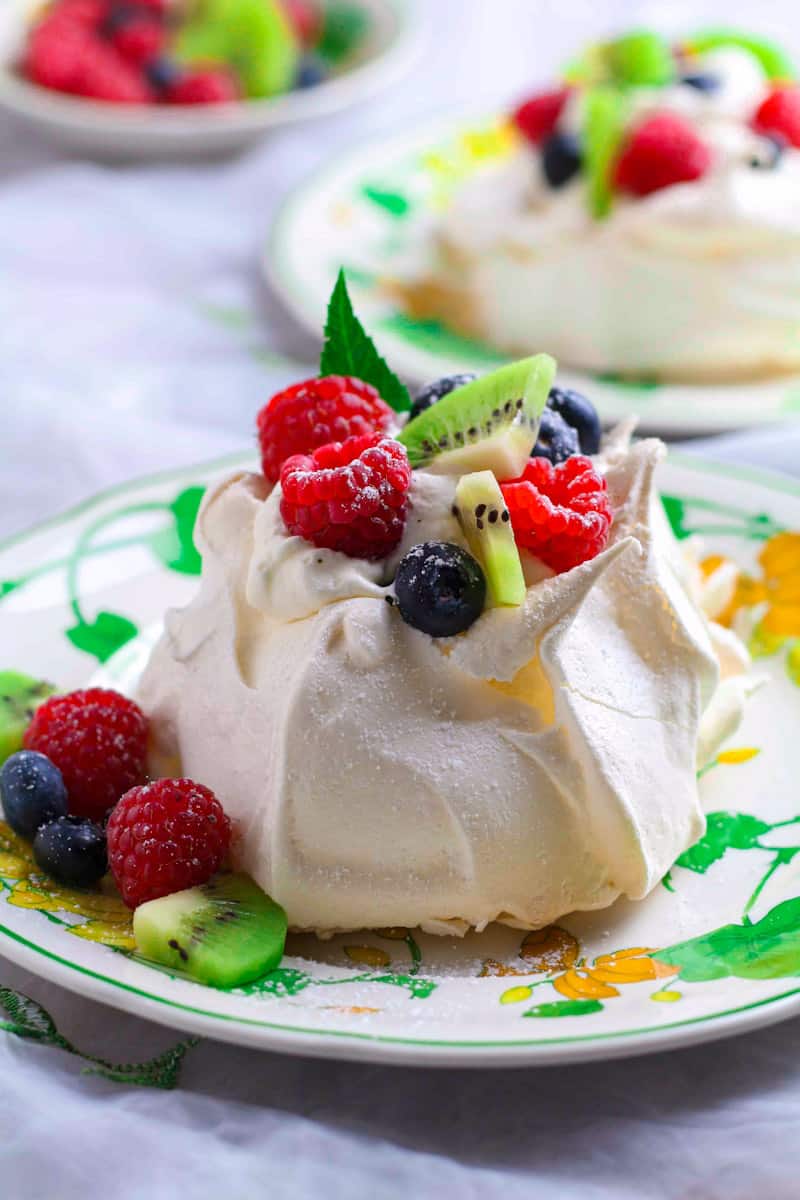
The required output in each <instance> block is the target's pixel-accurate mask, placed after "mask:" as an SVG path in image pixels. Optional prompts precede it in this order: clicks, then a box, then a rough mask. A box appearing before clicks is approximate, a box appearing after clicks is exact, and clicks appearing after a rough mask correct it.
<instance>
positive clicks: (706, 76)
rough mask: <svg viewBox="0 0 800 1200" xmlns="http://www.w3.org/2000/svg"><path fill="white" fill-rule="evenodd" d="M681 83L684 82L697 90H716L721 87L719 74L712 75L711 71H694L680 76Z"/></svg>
mask: <svg viewBox="0 0 800 1200" xmlns="http://www.w3.org/2000/svg"><path fill="white" fill-rule="evenodd" d="M681 83H685V84H686V86H687V87H690V88H694V89H695V91H698V92H718V91H719V89H720V88H721V87H722V80H721V79H720V77H719V75H714V74H713V73H712V72H711V71H696V72H692V73H691V74H690V75H684V76H682V77H681Z"/></svg>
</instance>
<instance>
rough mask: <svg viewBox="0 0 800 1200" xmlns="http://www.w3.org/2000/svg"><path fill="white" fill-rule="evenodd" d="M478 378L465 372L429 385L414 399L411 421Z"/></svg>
mask: <svg viewBox="0 0 800 1200" xmlns="http://www.w3.org/2000/svg"><path fill="white" fill-rule="evenodd" d="M477 378H478V376H477V375H475V374H474V373H473V372H472V371H464V372H462V374H461V375H445V376H444V378H442V379H437V380H436V381H435V382H434V383H429V384H428V386H427V387H424V388H423V389H422V391H421V392H417V394H416V396H415V397H414V403H413V404H412V405H411V412H410V413H409V414H408V419H409V421H413V420H414V417H418V416H419V414H420V413H423V412H425V410H426V409H427V408H430V407H431V405H432V404H435V403H436V401H437V400H441V399H442V398H443V397H444V396H449V395H450V393H451V392H454V391H455V390H456V388H460V387H464V386H465V385H466V384H468V383H473V382H474V381H475V380H476V379H477Z"/></svg>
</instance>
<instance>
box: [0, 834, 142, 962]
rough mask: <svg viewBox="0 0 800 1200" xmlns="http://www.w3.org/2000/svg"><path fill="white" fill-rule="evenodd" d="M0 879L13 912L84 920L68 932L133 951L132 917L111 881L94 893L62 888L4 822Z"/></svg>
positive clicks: (1, 836) (0, 846)
mask: <svg viewBox="0 0 800 1200" xmlns="http://www.w3.org/2000/svg"><path fill="white" fill-rule="evenodd" d="M0 878H2V879H3V880H4V881H5V887H6V889H7V890H6V900H7V903H8V904H11V905H13V906H14V907H15V908H27V909H31V910H33V911H35V912H45V913H70V914H72V915H73V916H76V917H83V918H84V920H83V922H82V923H77V922H76V923H75V924H69V927H68V930H67V932H69V933H72V934H74V935H75V936H76V937H80V938H84V939H85V940H86V941H91V942H99V943H101V944H103V945H106V946H114V947H117V948H119V949H123V950H132V949H133V948H134V945H135V942H134V938H133V914H132V913H131V911H130V909H129V908H127V907H126V906H125V904H123V902H122V899H121V897H120V895H119V893H118V892H117V891H116V889H115V888H114V885H113V882H112V881H111V880H110V878H109V879H107V880H104V881H103V883H102V884H101V886H100V889H98V890H96V891H85V892H83V891H78V890H76V889H73V888H66V887H62V886H61V885H60V884H58V883H56V882H55V881H54V880H52V879H48V878H47V876H45V875H43V874H42V872H41V871H40V869H39V867H37V865H36V863H35V862H34V860H33V855H32V852H31V848H30V845H29V844H28V843H27V842H25V841H23V839H22V838H20V837H18V836H17V834H15V833H14V831H13V830H12V829H11V828H10V827H9V826H8V825H6V824H5V822H3V821H0ZM12 881H13V883H12Z"/></svg>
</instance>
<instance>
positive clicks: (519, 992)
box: [500, 987, 533, 1004]
mask: <svg viewBox="0 0 800 1200" xmlns="http://www.w3.org/2000/svg"><path fill="white" fill-rule="evenodd" d="M532 995H533V988H532V987H512V988H508V989H507V991H505V992H503V994H502V996H501V997H500V1003H501V1004H520V1003H521V1002H522V1001H523V1000H530V998H531V996H532Z"/></svg>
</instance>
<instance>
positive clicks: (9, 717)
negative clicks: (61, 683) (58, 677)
mask: <svg viewBox="0 0 800 1200" xmlns="http://www.w3.org/2000/svg"><path fill="white" fill-rule="evenodd" d="M56 691H57V688H55V687H53V685H52V683H45V682H44V681H43V680H41V679H32V678H31V676H30V675H21V674H20V673H19V672H18V671H0V766H1V765H2V764H3V763H4V762H5V761H6V759H7V758H8V757H9V756H10V755H12V754H16V752H17V750H21V749H22V738H23V736H24V734H25V730H26V729H27V728H28V726H29V725H30V723H31V721H32V720H33V714H34V713H35V712H36V709H37V708H38V707H39V705H40V704H41V703H42V701H43V700H46V699H47V697H48V696H52V695H54V694H55V692H56Z"/></svg>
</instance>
